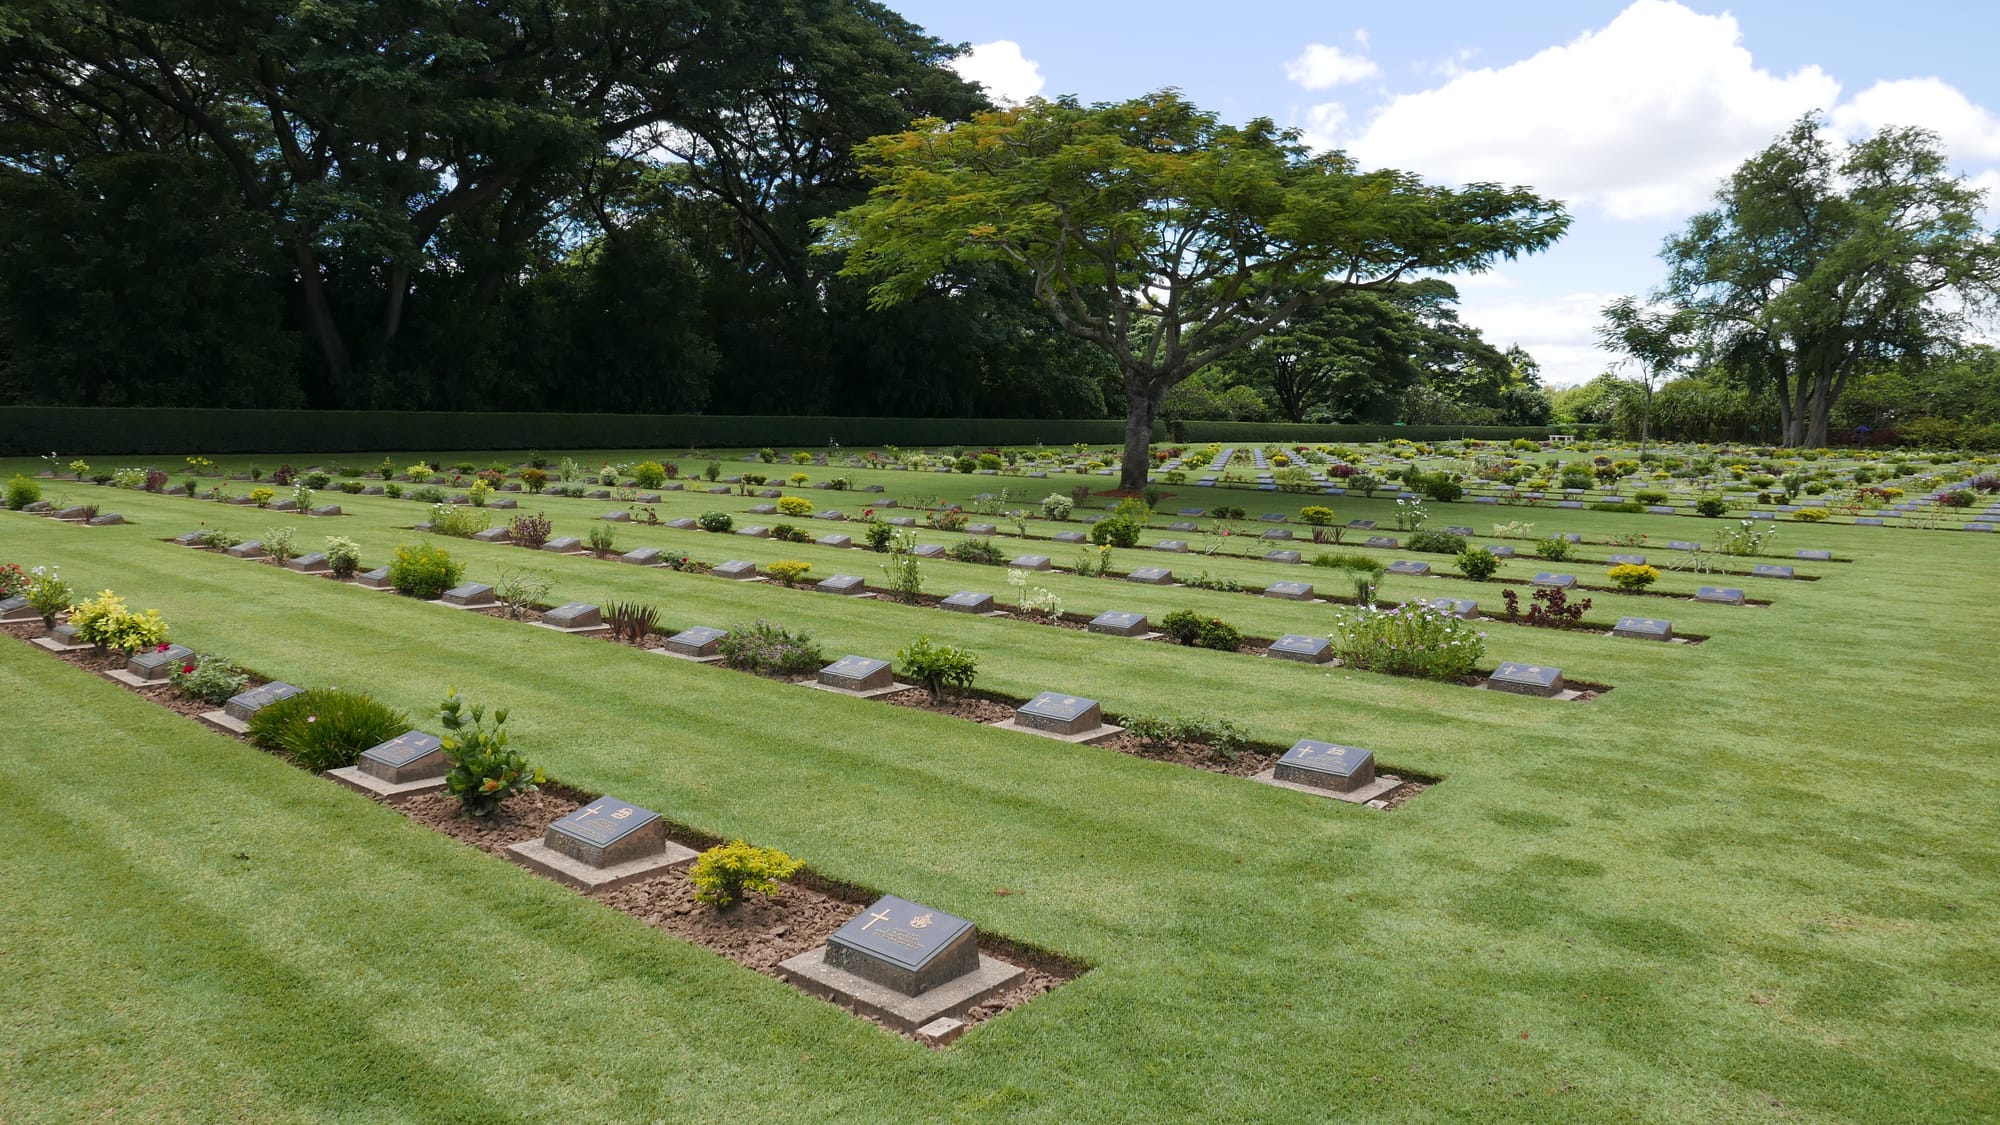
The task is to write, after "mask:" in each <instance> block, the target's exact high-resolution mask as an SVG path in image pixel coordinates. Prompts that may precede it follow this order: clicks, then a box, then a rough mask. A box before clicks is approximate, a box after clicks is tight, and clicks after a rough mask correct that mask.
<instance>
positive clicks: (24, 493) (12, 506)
mask: <svg viewBox="0 0 2000 1125" xmlns="http://www.w3.org/2000/svg"><path fill="white" fill-rule="evenodd" d="M41 498H42V486H41V483H40V482H39V481H37V480H35V478H33V477H30V476H26V475H23V474H21V473H15V474H14V476H13V477H12V478H11V479H9V480H8V481H7V510H8V511H11V512H18V511H20V510H21V509H23V508H25V507H27V506H28V505H30V504H32V503H34V502H35V501H37V500H40V499H41Z"/></svg>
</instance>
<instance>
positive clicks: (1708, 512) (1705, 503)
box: [1694, 496, 1729, 519]
mask: <svg viewBox="0 0 2000 1125" xmlns="http://www.w3.org/2000/svg"><path fill="white" fill-rule="evenodd" d="M1694 510H1695V513H1696V514H1697V515H1703V516H1707V517H1709V518H1710V519H1719V518H1721V517H1723V516H1726V515H1728V514H1729V501H1727V500H1724V499H1723V498H1722V497H1720V496H1704V497H1702V498H1701V499H1699V500H1696V501H1695V502H1694Z"/></svg>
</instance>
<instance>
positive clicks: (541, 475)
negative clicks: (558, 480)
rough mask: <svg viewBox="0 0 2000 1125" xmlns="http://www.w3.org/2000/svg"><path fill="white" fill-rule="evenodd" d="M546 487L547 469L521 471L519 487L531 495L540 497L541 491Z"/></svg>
mask: <svg viewBox="0 0 2000 1125" xmlns="http://www.w3.org/2000/svg"><path fill="white" fill-rule="evenodd" d="M548 486H549V471H548V470H547V469H522V470H521V487H523V488H525V489H527V490H528V492H529V493H530V494H531V495H535V496H540V495H541V494H542V490H543V489H545V488H547V487H548Z"/></svg>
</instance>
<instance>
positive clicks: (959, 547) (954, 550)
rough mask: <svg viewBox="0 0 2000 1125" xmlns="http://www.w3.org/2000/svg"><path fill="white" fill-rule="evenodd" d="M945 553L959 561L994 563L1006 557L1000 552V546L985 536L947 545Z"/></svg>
mask: <svg viewBox="0 0 2000 1125" xmlns="http://www.w3.org/2000/svg"><path fill="white" fill-rule="evenodd" d="M944 553H945V555H946V556H948V557H949V558H951V559H953V560H955V561H957V562H969V563H988V564H992V563H997V562H1001V561H1003V559H1004V556H1002V555H1001V553H1000V548H998V547H996V546H994V545H993V541H992V540H990V539H987V538H984V537H983V536H976V537H974V538H971V539H961V540H959V541H958V542H956V543H953V544H952V545H951V546H949V547H946V548H945V552H944Z"/></svg>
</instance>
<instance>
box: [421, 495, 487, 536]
mask: <svg viewBox="0 0 2000 1125" xmlns="http://www.w3.org/2000/svg"><path fill="white" fill-rule="evenodd" d="M430 524H431V532H432V533H433V534H436V535H448V536H451V537H452V538H454V539H470V538H472V537H473V536H474V535H477V534H479V533H480V532H482V531H485V530H486V529H487V528H489V527H492V526H493V514H492V513H491V512H488V511H486V510H485V509H483V508H461V507H459V506H458V505H456V504H449V503H441V504H433V505H432V506H431V517H430Z"/></svg>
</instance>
